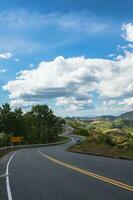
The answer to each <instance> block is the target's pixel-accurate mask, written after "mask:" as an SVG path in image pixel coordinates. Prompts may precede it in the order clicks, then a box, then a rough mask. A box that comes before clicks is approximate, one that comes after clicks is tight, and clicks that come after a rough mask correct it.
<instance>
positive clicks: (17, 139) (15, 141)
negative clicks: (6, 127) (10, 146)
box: [11, 136, 22, 143]
mask: <svg viewBox="0 0 133 200" xmlns="http://www.w3.org/2000/svg"><path fill="white" fill-rule="evenodd" d="M21 141H22V137H21V136H16V137H15V136H12V137H11V142H12V143H17V142H21Z"/></svg>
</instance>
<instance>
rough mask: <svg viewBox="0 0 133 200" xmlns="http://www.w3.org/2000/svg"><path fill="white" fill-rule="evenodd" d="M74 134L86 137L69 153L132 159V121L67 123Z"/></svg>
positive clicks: (119, 119)
mask: <svg viewBox="0 0 133 200" xmlns="http://www.w3.org/2000/svg"><path fill="white" fill-rule="evenodd" d="M68 123H69V124H70V125H71V126H72V127H73V129H74V134H76V135H82V136H85V137H86V140H85V141H84V142H83V143H80V144H76V145H75V146H72V147H70V148H69V150H71V151H76V152H82V153H88V154H94V155H103V156H110V157H116V158H127V159H133V120H125V119H121V118H118V119H115V120H99V121H98V120H95V121H69V122H68Z"/></svg>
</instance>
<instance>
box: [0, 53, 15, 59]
mask: <svg viewBox="0 0 133 200" xmlns="http://www.w3.org/2000/svg"><path fill="white" fill-rule="evenodd" d="M11 57H12V54H11V53H0V59H9V58H11Z"/></svg>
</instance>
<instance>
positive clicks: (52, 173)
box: [0, 136, 133, 200]
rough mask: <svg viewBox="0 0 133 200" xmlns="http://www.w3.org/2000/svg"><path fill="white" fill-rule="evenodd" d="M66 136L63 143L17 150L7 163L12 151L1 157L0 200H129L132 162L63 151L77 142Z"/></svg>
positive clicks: (74, 137)
mask: <svg viewBox="0 0 133 200" xmlns="http://www.w3.org/2000/svg"><path fill="white" fill-rule="evenodd" d="M70 137H71V139H72V141H71V142H69V143H67V144H62V145H57V146H49V147H48V146H47V147H39V148H30V149H23V150H19V151H17V153H16V154H15V155H14V156H13V157H12V159H11V160H10V163H9V159H10V158H11V156H12V155H13V152H12V153H10V154H8V155H6V156H4V157H3V158H1V159H0V200H45V199H47V200H54V199H56V200H89V199H90V200H132V199H133V192H132V186H133V161H128V160H121V159H113V158H105V157H102V156H92V155H90V156H89V155H83V154H78V153H71V152H68V151H65V149H66V148H67V147H68V146H70V145H72V144H74V143H75V142H76V140H77V137H76V136H70ZM7 163H8V164H9V165H8V167H9V169H8V173H9V177H8V176H7V175H8V174H6V170H7ZM7 177H8V178H9V187H10V192H11V197H9V196H8V195H7V194H8V193H7V179H8V178H7ZM99 177H100V178H99ZM106 180H107V181H106ZM115 183H116V184H115ZM9 198H11V199H9Z"/></svg>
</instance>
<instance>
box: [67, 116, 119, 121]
mask: <svg viewBox="0 0 133 200" xmlns="http://www.w3.org/2000/svg"><path fill="white" fill-rule="evenodd" d="M65 119H66V120H81V121H95V120H114V119H116V117H115V116H112V115H102V116H96V117H66V118H65Z"/></svg>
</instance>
